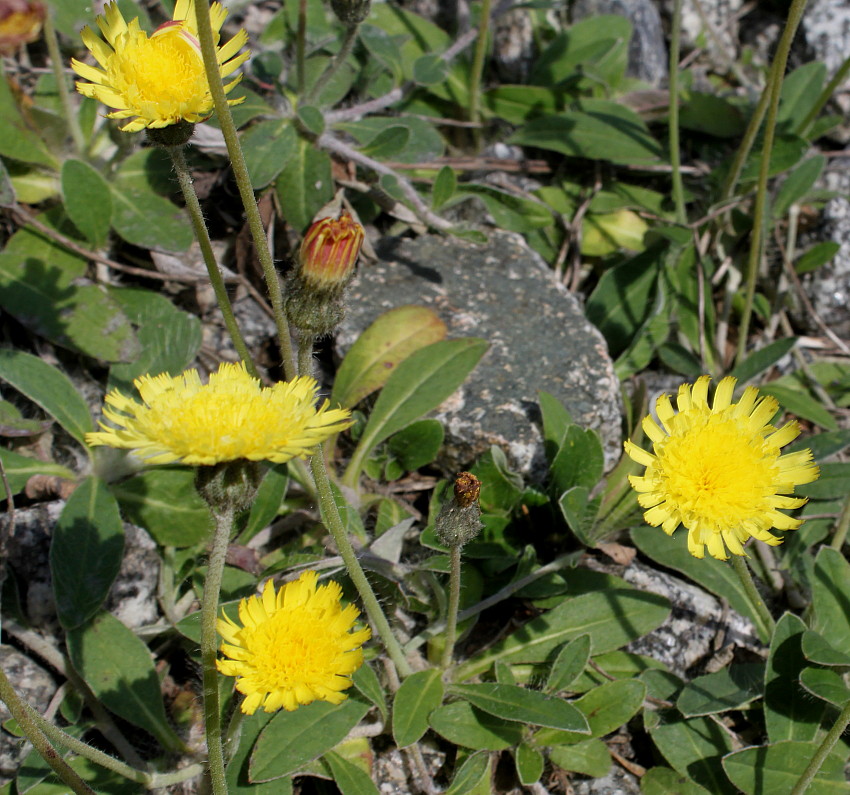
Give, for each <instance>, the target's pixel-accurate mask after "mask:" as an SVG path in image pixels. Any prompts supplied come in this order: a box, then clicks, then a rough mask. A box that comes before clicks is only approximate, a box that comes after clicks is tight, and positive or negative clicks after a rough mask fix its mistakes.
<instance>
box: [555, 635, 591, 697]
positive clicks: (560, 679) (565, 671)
mask: <svg viewBox="0 0 850 795" xmlns="http://www.w3.org/2000/svg"><path fill="white" fill-rule="evenodd" d="M589 660H590V635H579V636H578V637H577V638H575V639H574V640H571V641H570V642H569V643H567V644H566V645H565V646H564V647H563V648H562V649H561V651H559V652H558V656H557V657H556V658H555V662H553V663H552V668H551V669H550V670H549V677H548V678H547V679H546V687H545V691H546V692H547V693H559V692H561V691H562V690H566V689H567V688H568V687H569V686H570V685H571V684H572V683H573V682H574V681H575V680H576V679H577V678H578V677H579V676H580V675H581V672H582V671H583V670H584V669H585V667H586V666H587V663H588V661H589Z"/></svg>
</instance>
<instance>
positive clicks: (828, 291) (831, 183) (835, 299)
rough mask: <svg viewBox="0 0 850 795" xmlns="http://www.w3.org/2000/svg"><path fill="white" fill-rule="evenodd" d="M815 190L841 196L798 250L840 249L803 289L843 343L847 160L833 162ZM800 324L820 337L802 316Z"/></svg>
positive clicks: (849, 247)
mask: <svg viewBox="0 0 850 795" xmlns="http://www.w3.org/2000/svg"><path fill="white" fill-rule="evenodd" d="M818 187H820V188H825V189H826V190H829V191H834V192H835V193H838V194H841V195H839V196H836V197H835V198H832V199H830V200H829V201H828V202H827V203H826V205H825V206H824V208H823V213H822V215H821V219H820V224H819V225H818V227H817V229H816V231H815V232H814V233H813V234H807V235H804V236H801V240H800V243H801V245H800V250H805V249H806V248H808V247H809V246H810V245H811V244H813V243H816V242H820V241H825V240H832V241H834V242H836V243H838V244H839V246H840V248H839V249H838V252H837V253H836V254H835V256H834V257H833V259H832V261H831V262H829V263H827V264H826V265H823V266H822V267H820V268H818V269H817V270H816V271H814V272H813V273H812V274H810V275H809V276H807V277H806V278H805V280H804V285H805V289H806V293H807V294H808V296H809V299H810V300H811V302H812V305H813V306H814V309H815V312H817V314H818V315H819V316H820V318H821V319H822V320H823V321H824V323H825V324H826V325H827V326H828V327H829V328H830V329H831V330H832V331H833V332H835V334H837V335H838V336H839V337H841V338H842V339H845V340H846V339H850V200H848V199H846V198H845V196H847V195H850V158H835V159H832V160H831V161H830V163H829V166H828V168H827V170H826V171H825V172H824V174H823V176H822V177H821V179H820V181H819V184H818ZM799 321H800V322H801V323H802V324H803V325H804V326H805V328H806V329H807V330H808V331H809V332H810V333H812V334H816V335H820V334H822V333H823V332H822V330H821V329H820V328H819V327H818V326H817V324H816V323H814V321H813V320H812V318H811V317H810V316H809V315H808V314H802V313H801V314H800V316H799Z"/></svg>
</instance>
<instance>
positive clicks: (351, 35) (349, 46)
mask: <svg viewBox="0 0 850 795" xmlns="http://www.w3.org/2000/svg"><path fill="white" fill-rule="evenodd" d="M359 30H360V23H359V22H357V23H355V24H353V25H349V26H348V27H347V28H346V29H345V38H344V39H343V40H342V46H341V47H340V48H339V52H338V53H337V54H336V55H335V56H334V57H333V59H332V60H331V62H330V63H329V64H328V65H327V68H326V69H325V71H324V72H322V74H321V75H319V79H318V80H317V81H316V82H315V83H314V84H313V87H312V88H311V89H310V92H309V93H308V94H307V97H306V98H305V100H304V103H305V104H307V105H309V104H310V103H311V102H312V101H313V100H314V99H316V98H317V97H318V96H319V94H321V92H322V89H323V88H324V87H325V86H326V85H327V84H328V83H329V82H330V81H331V79H332V78H333V76H334V75H335V74H336V73H337V72H338V71H339V69H340V67H341V66H342V65H343V64H344V63H345V62H346V61H347V60H348V56H349V55H351V51H352V50H353V49H354V44H355V42H356V41H357V32H358V31H359Z"/></svg>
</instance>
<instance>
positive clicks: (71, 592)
mask: <svg viewBox="0 0 850 795" xmlns="http://www.w3.org/2000/svg"><path fill="white" fill-rule="evenodd" d="M123 556H124V525H123V524H122V523H121V516H120V514H119V513H118V505H117V504H116V502H115V500H114V499H113V497H112V495H111V494H110V493H109V492H108V491H107V489H106V486H105V484H104V483H103V482H101V481H100V480H98V479H97V478H87V479H86V480H84V481H83V482H82V483H81V484H80V485H79V487H78V488H77V489H76V490H75V491H74V493H73V494H72V495H71V496H70V497H69V498H68V501H67V503H65V507H64V508H63V509H62V515H61V516H60V517H59V521H58V522H57V523H56V528H55V529H54V531H53V540H52V542H51V544H50V574H51V577H52V579H53V593H54V595H55V597H56V612H57V613H58V615H59V621H60V623H61V624H62V626H63V627H65V629H73V628H74V627H78V626H80V624H82V623H83V622H85V621H87V620H88V619H89V618H91V617H92V616H93V615H94V614H95V613H96V612H97V611H98V610H99V609H100V606H101V605H102V604H103V601H104V600H105V599H106V597H107V595H108V593H109V589H110V588H111V587H112V583H113V582H114V581H115V577H116V576H117V575H118V570H119V569H120V568H121V560H122V558H123Z"/></svg>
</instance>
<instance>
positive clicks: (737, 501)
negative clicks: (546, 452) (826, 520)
mask: <svg viewBox="0 0 850 795" xmlns="http://www.w3.org/2000/svg"><path fill="white" fill-rule="evenodd" d="M710 380H711V378H710V377H709V376H707V375H704V376H701V377H700V378H699V379H697V382H696V383H695V384H694V385H693V387H691V386H689V385H688V384H682V386H681V387H679V395H678V398H677V401H676V405H677V407H678V409H679V410H678V412H675V411H674V410H673V407H672V405H671V404H670V398H669V397H668V396H667V395H662V396H661V397H660V398H658V400H657V401H656V403H655V410H656V413H657V414H658V419H659V420H660V421H661V425H660V426H659V425H658V424H657V423H656V422H655V420H653V419H652V417H651V416H650V417H645V418H644V420H643V429H644V431H645V433H646V435H647V436H648V437H649V439H650V441H651V442H652V450H653V452H652V453H648V452H647V451H646V450H643V449H641V448H640V447H638V446H637V445H635V444H632V442H626V453H627V454H628V455H629V457H630V458H632V459H633V460H634V461H636V462H637V463H639V464H642V465H643V466H645V467H646V472H645V473H644V474H643V475H642V476H640V477H638V476H634V475H632V476H630V477H629V480H630V481H631V484H632V487H633V488H634V490H635V491H637V492H638V502H639V503H640V505H641V506H642V507H643V508H647V509H648V510H647V511H646V513H644V515H643V518H644V519H645V520H646V522H647V524H650V525H652V526H653V527H657V526H658V525H661V529H662V530H664V532H665V533H667V534H668V535H670V534H672V532H673V531H674V530H675V529H676V528H677V527H678V526H679V524H683V525H684V526H685V527H687V528H688V551H689V552H690V553H691V554H692V555H693V556H694V557H697V558H701V557H703V555H704V554H705V547H706V546H707V547H708V551H709V554H711V555H712V556H714V557H715V558H719V559H720V560H726V559H727V558H728V555H727V554H726V548H728V549H729V551H730V552H732V553H734V554H735V555H746V553H745V552H744V548H743V543H744V542H746V541H747V539H748V538H749V537H750V536H752V537H753V538H757V539H759V541H764V542H765V543H767V544H770V545H771V546H775V545H776V544H780V543H781V542H782V539H781V538H777V537H776V536H774V535H772V534H771V533H769V532H768V530H769V529H770V528H771V527H775V528H778V529H779V530H793V529H795V528H797V527H799V526H800V524H801V520H799V519H793V518H791V517H790V516H787V515H786V514H784V513H780V510H781V509H793V508H799V507H800V506H802V505H803V504H804V503H805V502H806V500H805V499H803V498H800V497H789V496H784V495H788V494H793V492H794V487H795V486H799V485H800V484H803V483H811V482H812V481H813V480H816V479H817V477H818V474H819V472H818V468H817V466H816V465H815V464H814V463H812V454H811V451H809V450H802V451H800V452H796V453H786V454H784V455H780V452H779V451H780V448H781V447H783V446H784V445H786V444H788V443H789V442H790V441H792V440H793V439H795V438H796V437H797V436H798V435H799V433H800V428H799V426H798V424H797V422H796V421H792V422H788V423H786V424H785V425H783V426H782V427H781V428H774V427H773V426H772V425H769V424H768V422H769V421H770V419H771V418H772V417H773V415H774V414H775V413H776V410H777V409H778V407H779V403H778V402H777V400H776V399H775V398H772V397H769V396H762V397H761V398H759V396H758V389H756V388H755V387H747V388H746V389H745V390H744V394H743V395H742V396H741V399H740V400H739V401H738V402H737V403H733V402H732V394H733V392H734V390H735V380H736V379H734V378H732V377H731V376H727V377H726V378H724V379H722V380H721V381H720V383H719V384H718V386H717V391H716V392H715V395H714V402H713V403H712V405H711V406H709V405H708V384H709V382H710ZM724 544H725V546H724Z"/></svg>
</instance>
